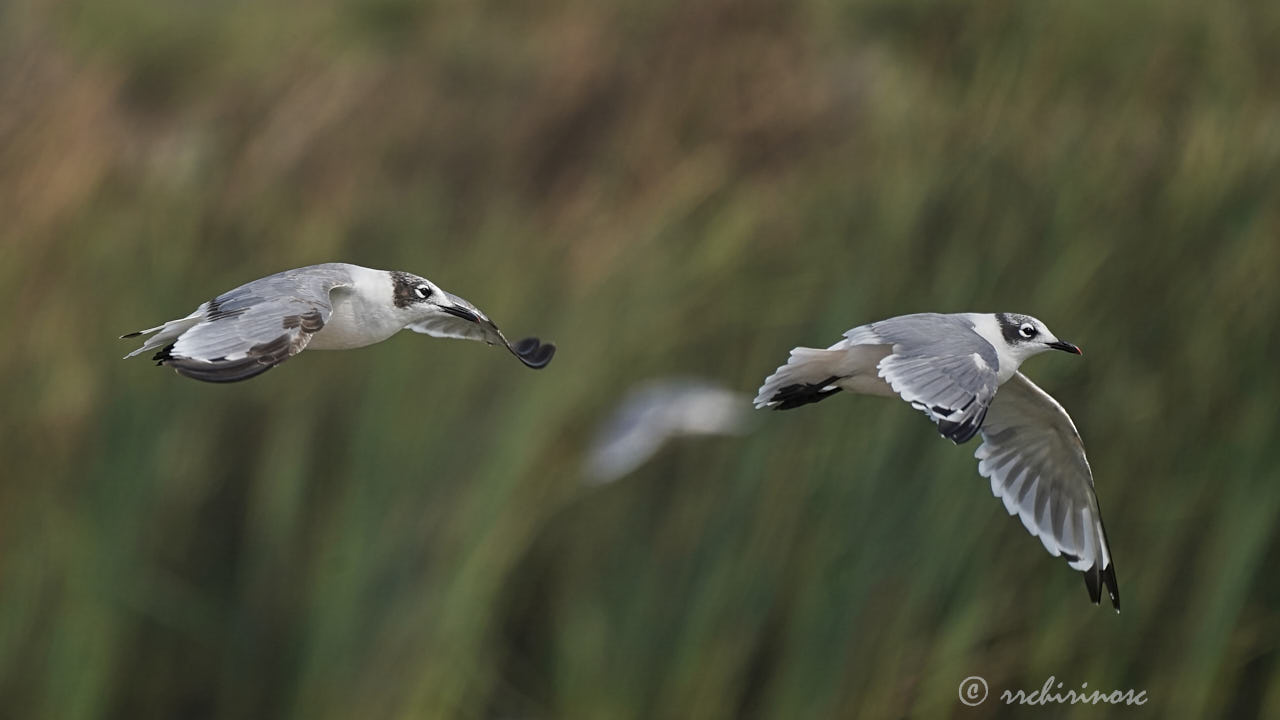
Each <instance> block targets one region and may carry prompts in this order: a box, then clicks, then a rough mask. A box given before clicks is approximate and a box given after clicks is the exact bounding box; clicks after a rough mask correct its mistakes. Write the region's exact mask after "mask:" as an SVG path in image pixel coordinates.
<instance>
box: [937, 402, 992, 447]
mask: <svg viewBox="0 0 1280 720" xmlns="http://www.w3.org/2000/svg"><path fill="white" fill-rule="evenodd" d="M986 419H987V411H986V409H985V408H984V409H983V410H982V412H980V413H978V414H977V415H972V416H970V417H969V418H968V419H966V420H965V421H964V422H951V421H950V420H939V421H938V432H939V433H941V434H942V437H944V438H947V439H948V440H950V441H951V442H953V443H955V444H956V445H963V444H964V443H967V442H969V441H970V440H972V439H973V436H974V435H977V434H978V430H980V429H981V428H982V422H983V421H984V420H986Z"/></svg>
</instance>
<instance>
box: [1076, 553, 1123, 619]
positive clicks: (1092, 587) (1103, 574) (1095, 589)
mask: <svg viewBox="0 0 1280 720" xmlns="http://www.w3.org/2000/svg"><path fill="white" fill-rule="evenodd" d="M1081 574H1082V575H1084V586H1085V587H1086V588H1088V590H1089V599H1090V600H1092V601H1093V604H1094V605H1101V604H1102V588H1103V586H1106V588H1107V595H1108V596H1109V597H1110V599H1111V606H1112V607H1114V608H1115V609H1116V612H1117V613H1118V612H1120V585H1119V584H1118V583H1117V582H1116V566H1115V563H1112V564H1110V565H1107V566H1106V567H1105V568H1103V569H1102V570H1099V569H1098V566H1097V565H1094V566H1093V567H1091V568H1089V569H1088V570H1085V571H1084V572H1083V573H1081Z"/></svg>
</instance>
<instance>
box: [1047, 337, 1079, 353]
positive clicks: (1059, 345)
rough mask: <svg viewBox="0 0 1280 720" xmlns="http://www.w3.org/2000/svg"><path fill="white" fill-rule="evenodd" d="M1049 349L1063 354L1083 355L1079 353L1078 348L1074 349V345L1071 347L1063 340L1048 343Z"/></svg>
mask: <svg viewBox="0 0 1280 720" xmlns="http://www.w3.org/2000/svg"><path fill="white" fill-rule="evenodd" d="M1049 347H1051V348H1053V349H1054V350H1062V351H1063V352H1069V353H1071V354H1072V355H1083V354H1084V353H1083V352H1081V351H1080V348H1078V347H1076V346H1075V345H1072V344H1071V343H1069V342H1065V341H1063V340H1056V341H1054V342H1051V343H1049Z"/></svg>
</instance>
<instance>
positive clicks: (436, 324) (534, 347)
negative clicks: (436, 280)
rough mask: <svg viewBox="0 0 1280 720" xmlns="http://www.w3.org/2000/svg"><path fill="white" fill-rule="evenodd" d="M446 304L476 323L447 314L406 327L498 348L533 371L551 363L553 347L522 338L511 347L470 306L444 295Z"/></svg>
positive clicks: (450, 294)
mask: <svg viewBox="0 0 1280 720" xmlns="http://www.w3.org/2000/svg"><path fill="white" fill-rule="evenodd" d="M446 294H447V295H448V296H449V299H450V301H452V302H453V304H454V305H457V306H460V307H463V308H466V309H467V310H470V311H471V312H472V313H474V314H475V316H476V318H477V320H476V321H474V322H473V321H471V320H468V319H466V318H461V317H457V316H455V315H449V314H447V313H436V314H433V315H431V316H430V317H428V318H426V319H424V320H419V321H418V322H415V323H410V324H409V325H408V326H407V327H408V329H410V330H412V331H413V332H416V333H422V334H423V335H430V336H432V337H438V338H453V339H456V340H477V341H480V342H484V343H488V344H489V345H498V344H501V345H502V346H503V347H505V348H507V350H510V351H511V354H512V355H515V356H516V358H517V359H519V360H520V362H522V363H524V364H525V365H526V366H528V367H531V368H533V369H535V370H537V369H540V368H544V367H546V366H547V364H548V363H550V362H551V358H552V356H554V355H555V352H556V346H555V345H553V344H551V343H544V342H542V341H540V340H538V338H534V337H530V338H525V339H523V340H521V341H519V342H517V343H516V344H515V345H512V344H511V342H510V341H509V340H507V337H506V336H505V335H503V334H502V331H501V330H499V329H498V326H497V324H496V323H494V322H493V321H492V320H490V319H489V316H487V315H485V314H484V313H483V312H481V311H480V308H477V307H476V306H475V305H472V304H471V303H470V302H467V301H466V300H463V299H462V298H460V297H458V296H457V295H454V294H452V293H446Z"/></svg>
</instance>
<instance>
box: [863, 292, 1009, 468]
mask: <svg viewBox="0 0 1280 720" xmlns="http://www.w3.org/2000/svg"><path fill="white" fill-rule="evenodd" d="M846 337H847V338H848V339H849V342H850V343H852V344H855V345H875V344H887V345H890V346H891V348H892V349H891V352H890V353H889V354H888V355H887V356H886V357H885V358H884V359H883V360H881V361H880V364H879V366H878V367H879V371H880V377H882V378H884V380H885V382H887V383H889V386H890V387H892V388H893V391H894V392H896V393H898V395H899V396H901V397H902V399H903V400H906V401H907V402H909V403H911V406H912V407H914V408H916V409H917V410H920V411H921V412H923V413H924V414H925V415H928V416H929V419H930V420H932V421H933V422H935V423H937V425H938V432H940V433H941V434H942V435H943V437H946V438H949V439H950V440H951V441H952V442H954V443H956V444H957V445H958V444H960V443H963V442H967V441H968V440H969V439H970V438H972V437H973V436H974V434H975V433H977V432H978V428H980V427H982V422H983V418H984V417H985V416H986V414H987V408H988V406H989V405H990V403H991V399H992V398H993V397H994V396H995V394H996V387H997V384H996V370H997V368H998V366H999V359H998V357H997V355H996V351H995V348H993V347H991V343H989V342H987V341H986V340H984V339H983V338H982V336H981V335H978V334H977V333H976V332H974V331H973V325H972V323H970V322H969V321H968V319H966V318H964V317H962V316H958V315H940V314H936V313H920V314H917V315H903V316H901V317H896V318H890V319H888V320H882V321H880V322H875V323H871V324H870V325H863V326H862V327H859V328H854V329H853V330H850V331H849V332H848V333H846Z"/></svg>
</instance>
